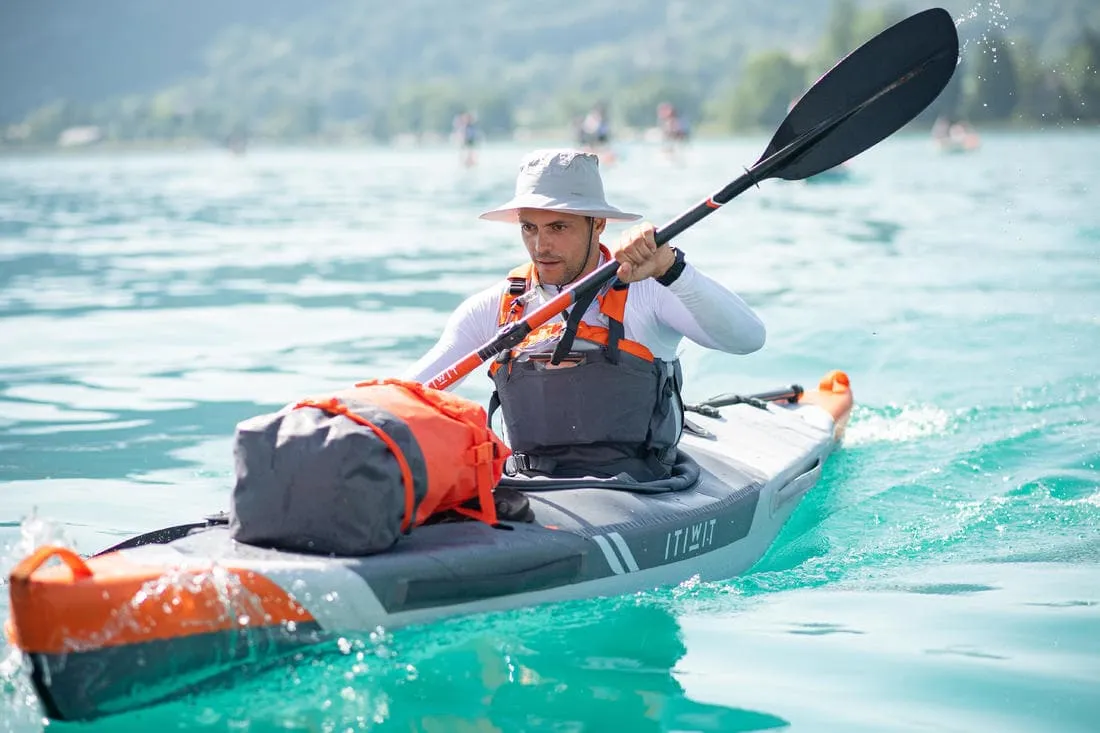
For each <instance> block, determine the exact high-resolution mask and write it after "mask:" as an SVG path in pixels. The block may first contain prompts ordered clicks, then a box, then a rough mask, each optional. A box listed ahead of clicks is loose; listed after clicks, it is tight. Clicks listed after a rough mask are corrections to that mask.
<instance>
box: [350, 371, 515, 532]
mask: <svg viewBox="0 0 1100 733" xmlns="http://www.w3.org/2000/svg"><path fill="white" fill-rule="evenodd" d="M379 384H387V385H393V386H395V387H401V388H403V389H404V390H405V391H407V392H408V393H409V394H411V395H414V396H415V397H417V398H418V399H419V400H420V401H421V402H423V403H424V404H426V405H427V406H428V407H431V408H432V409H434V410H436V411H437V412H439V413H441V414H443V415H445V416H447V417H449V418H450V419H452V420H454V421H455V422H457V423H461V424H463V425H466V426H467V427H469V428H470V429H471V430H472V431H473V432H474V435H475V436H476V439H477V440H478V442H477V443H474V445H473V446H471V447H470V449H469V450H468V451H466V456H465V457H466V463H467V465H470V466H473V467H474V469H475V476H476V482H477V495H478V500H479V502H480V503H481V511H480V512H479V511H478V510H476V509H463V508H461V507H456V511H458V512H459V513H460V514H465V515H466V516H468V517H470V518H472V519H480V520H481V521H483V522H485V523H486V524H497V511H496V502H495V500H494V499H493V489H494V488H495V487H496V482H495V481H493V461H494V460H496V459H497V458H498V457H499V456H498V452H499V449H498V447H497V443H496V441H494V440H493V438H494V437H496V436H495V435H494V434H493V431H492V428H490V427H489V425H488V424H485V425H481V424H479V422H478V421H476V420H471V419H469V416H468V415H463V414H460V413H459V412H457V411H455V410H454V409H452V408H451V407H450V406H448V405H446V404H445V403H443V402H441V401H439V400H434V399H432V397H431V396H430V394H429V390H428V388H427V387H425V386H424V385H423V384H421V383H419V382H409V381H406V380H403V379H395V378H386V379H370V380H367V381H366V382H359V383H358V384H356V385H355V386H356V387H367V386H371V385H379ZM486 422H488V421H486Z"/></svg>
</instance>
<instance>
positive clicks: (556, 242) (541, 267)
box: [519, 209, 607, 286]
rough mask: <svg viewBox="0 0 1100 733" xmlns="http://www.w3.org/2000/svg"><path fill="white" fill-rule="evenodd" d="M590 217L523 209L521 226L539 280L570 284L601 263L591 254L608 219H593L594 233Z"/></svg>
mask: <svg viewBox="0 0 1100 733" xmlns="http://www.w3.org/2000/svg"><path fill="white" fill-rule="evenodd" d="M588 221H589V220H588V218H587V217H584V216H580V215H578V214H565V213H561V212H557V211H543V210H542V209H520V212H519V228H520V232H522V233H523V245H524V246H525V247H527V254H528V255H530V256H531V261H532V262H534V263H535V269H536V270H538V273H539V282H541V283H543V284H544V285H559V286H561V285H568V284H569V283H571V282H573V281H574V280H576V279H577V278H578V277H580V276H581V275H587V274H588V272H590V271H591V270H594V269H595V268H596V265H597V264H598V263H599V257H598V256H590V255H591V253H592V249H593V248H594V247H596V243H597V242H599V241H600V234H601V233H602V232H603V230H604V227H605V226H606V225H607V220H606V219H593V220H592V227H591V235H590V232H589V224H588Z"/></svg>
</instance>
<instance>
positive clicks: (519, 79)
mask: <svg viewBox="0 0 1100 733" xmlns="http://www.w3.org/2000/svg"><path fill="white" fill-rule="evenodd" d="M942 4H943V5H944V6H945V7H947V8H948V9H949V10H951V11H952V13H953V14H954V15H955V17H956V18H957V19H959V20H960V26H959V28H960V35H961V36H962V37H963V39H964V43H965V46H964V53H963V66H962V67H961V69H960V74H959V82H960V84H959V85H958V88H957V89H954V90H952V92H951V93H950V94H949V95H945V98H944V100H942V104H941V107H942V106H945V105H946V106H949V107H951V109H950V110H948V111H950V112H952V113H958V114H965V115H967V116H970V117H976V118H979V119H980V118H983V117H985V118H987V119H990V120H996V121H1008V122H1013V121H1015V122H1017V123H1026V122H1036V121H1044V122H1050V121H1053V120H1056V119H1057V120H1068V121H1070V122H1074V121H1076V120H1078V119H1081V120H1096V119H1098V118H1100V98H1098V97H1097V96H1090V95H1097V92H1098V82H1097V81H1096V74H1095V68H1096V64H1097V62H1100V35H1097V34H1096V33H1091V34H1090V33H1089V29H1090V28H1091V29H1092V30H1094V31H1100V2H1096V1H1095V0H1059V2H1057V3H1054V2H1047V3H1040V2H1035V1H1034V0H1001V2H996V1H992V2H955V1H953V0H952V1H949V2H944V3H942ZM924 7H928V4H927V3H916V2H912V1H911V0H905V1H904V2H902V1H901V0H898V1H897V2H874V1H872V0H864V1H863V2H857V1H856V0H782V1H781V2H769V3H758V2H730V3H715V4H709V5H706V6H704V5H702V4H699V3H692V2H688V0H632V2H630V3H622V2H619V1H618V0H556V2H554V3H530V2H520V1H519V0H479V1H478V2H449V1H446V0H431V1H429V0H401V1H400V2H382V1H381V0H313V1H312V2H310V3H303V2H298V1H296V0H233V1H231V2H227V1H224V0H223V1H222V2H216V1H214V0H191V1H190V2H187V3H177V2H168V1H166V0H165V1H159V2H158V1H157V0H96V1H95V2H87V3H83V2H75V1H72V0H70V2H62V1H61V0H55V1H54V2H34V1H32V0H8V2H5V3H3V4H0V129H2V127H3V126H6V127H7V130H8V132H7V135H6V137H7V141H8V143H9V144H18V143H21V142H31V143H48V142H50V141H53V140H56V139H57V136H58V134H59V133H60V132H61V131H63V130H64V129H66V128H68V127H72V126H76V125H95V126H98V127H99V128H101V129H102V130H103V135H104V136H105V137H107V138H115V139H123V140H126V139H170V138H178V137H190V138H209V139H214V138H223V137H224V136H226V135H228V134H231V133H233V132H234V131H238V132H247V134H249V135H252V136H259V137H267V138H273V139H301V138H320V137H326V138H346V137H374V138H380V139H385V138H388V137H390V136H392V135H394V134H399V133H415V134H423V133H445V132H446V131H447V130H448V129H449V128H450V125H451V120H452V117H453V115H454V114H455V113H456V112H457V111H459V110H462V109H466V108H469V109H472V110H474V111H476V113H477V114H478V116H479V119H480V122H481V125H482V128H483V130H484V131H485V132H486V133H488V134H490V135H493V134H502V135H503V134H510V133H511V132H512V131H513V130H514V129H515V128H516V127H517V126H522V127H553V126H561V125H565V124H568V122H569V120H571V119H572V118H574V117H575V116H576V115H577V114H578V113H580V112H582V111H583V110H584V109H585V108H586V107H588V106H589V105H591V104H592V103H594V102H595V101H599V100H602V101H605V102H607V103H608V104H609V105H610V110H611V114H612V117H613V119H614V120H615V121H616V122H617V123H618V124H620V125H629V126H637V127H644V126H647V125H649V124H652V119H653V110H654V106H655V104H656V103H657V102H658V101H661V100H670V101H673V102H675V103H676V104H677V105H678V106H679V107H681V108H682V109H683V110H684V111H685V112H686V114H687V115H688V116H689V117H690V118H691V119H693V120H694V121H696V122H697V123H702V124H705V125H707V126H709V127H711V128H712V129H715V130H736V129H747V128H752V127H759V126H767V125H768V124H771V123H772V122H773V121H774V118H775V115H776V110H777V109H779V108H781V107H784V106H785V105H786V104H787V103H788V102H789V101H790V98H791V97H792V96H793V95H795V94H797V93H798V92H799V91H800V90H801V89H802V88H804V87H805V84H806V83H807V82H808V80H809V79H812V78H813V77H814V76H816V75H817V74H819V73H820V72H821V71H822V70H824V69H825V68H827V66H828V65H829V64H830V63H832V61H835V59H836V58H837V57H838V56H839V55H842V54H843V53H844V52H846V51H848V50H851V48H853V47H854V46H855V45H858V43H859V42H861V41H862V40H865V39H866V38H867V37H868V36H870V35H871V34H873V33H874V32H876V31H878V30H880V29H881V28H882V27H884V26H885V25H886V24H888V23H889V22H892V21H894V20H897V19H899V18H901V17H904V15H906V14H908V13H909V12H912V11H914V10H916V9H921V8H924ZM994 58H996V59H997V60H998V63H994V62H993V60H994ZM1090 68H1091V69H1092V70H1093V73H1092V74H1091V76H1090V74H1089V70H1090ZM991 100H992V101H993V104H992V105H990V101H991ZM16 123H20V124H16ZM4 137H5V136H4V135H3V134H0V141H2V140H3V138H4Z"/></svg>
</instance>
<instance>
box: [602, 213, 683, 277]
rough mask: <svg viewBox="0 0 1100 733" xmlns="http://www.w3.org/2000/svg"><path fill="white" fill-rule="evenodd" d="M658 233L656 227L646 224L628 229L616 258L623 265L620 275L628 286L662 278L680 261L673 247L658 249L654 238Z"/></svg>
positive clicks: (618, 246) (618, 275) (618, 247)
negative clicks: (654, 278) (648, 279)
mask: <svg viewBox="0 0 1100 733" xmlns="http://www.w3.org/2000/svg"><path fill="white" fill-rule="evenodd" d="M656 231H657V228H656V227H654V226H653V225H652V224H650V223H649V222H644V223H642V224H638V225H636V226H633V227H631V228H630V229H627V230H626V231H624V232H623V233H622V234H621V235H620V236H619V242H618V244H616V245H615V250H614V251H613V252H612V256H613V257H614V258H615V259H616V260H618V261H619V263H620V264H619V271H618V272H617V273H616V275H617V277H618V278H619V279H620V280H622V281H623V282H624V283H634V282H638V281H639V280H645V279H646V278H647V277H660V276H661V275H664V274H665V272H666V271H667V270H668V268H670V267H672V263H673V262H675V261H676V255H675V253H674V252H673V251H672V249H671V248H670V247H658V246H657V241H656V240H655V239H654V237H653V235H654V232H656Z"/></svg>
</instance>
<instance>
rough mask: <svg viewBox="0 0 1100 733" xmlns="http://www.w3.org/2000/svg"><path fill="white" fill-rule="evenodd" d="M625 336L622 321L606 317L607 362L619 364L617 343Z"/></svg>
mask: <svg viewBox="0 0 1100 733" xmlns="http://www.w3.org/2000/svg"><path fill="white" fill-rule="evenodd" d="M625 336H626V327H625V326H623V322H622V321H616V320H615V319H614V318H612V317H611V316H608V317H607V360H608V361H609V362H611V363H612V364H618V363H619V353H620V352H619V341H620V340H622V339H623V338H624V337H625Z"/></svg>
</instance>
